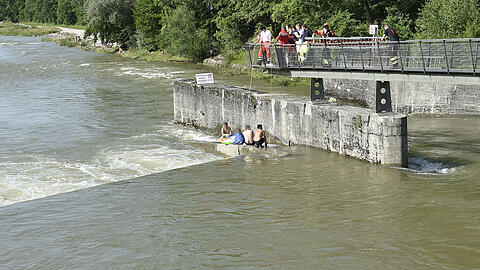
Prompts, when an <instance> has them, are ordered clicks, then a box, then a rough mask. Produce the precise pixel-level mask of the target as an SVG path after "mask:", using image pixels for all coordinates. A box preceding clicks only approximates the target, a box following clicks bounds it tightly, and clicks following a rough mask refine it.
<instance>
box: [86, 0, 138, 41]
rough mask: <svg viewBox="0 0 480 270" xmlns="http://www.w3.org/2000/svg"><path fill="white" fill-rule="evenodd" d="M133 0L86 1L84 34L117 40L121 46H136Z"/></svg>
mask: <svg viewBox="0 0 480 270" xmlns="http://www.w3.org/2000/svg"><path fill="white" fill-rule="evenodd" d="M134 5H135V0H126V1H123V0H90V1H88V8H87V15H88V27H87V30H86V32H85V34H86V35H94V36H95V38H96V37H97V35H99V36H100V39H101V41H102V42H103V43H104V44H105V43H107V42H118V43H119V44H121V45H122V46H123V47H129V48H131V47H136V45H137V42H136V35H135V33H136V27H135V19H134V16H133V8H134Z"/></svg>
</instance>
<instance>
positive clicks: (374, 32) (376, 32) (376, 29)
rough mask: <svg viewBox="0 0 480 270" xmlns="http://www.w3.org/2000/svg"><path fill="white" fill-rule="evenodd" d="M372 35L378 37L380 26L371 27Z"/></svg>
mask: <svg viewBox="0 0 480 270" xmlns="http://www.w3.org/2000/svg"><path fill="white" fill-rule="evenodd" d="M369 29H370V35H373V36H375V35H378V25H370V28H369Z"/></svg>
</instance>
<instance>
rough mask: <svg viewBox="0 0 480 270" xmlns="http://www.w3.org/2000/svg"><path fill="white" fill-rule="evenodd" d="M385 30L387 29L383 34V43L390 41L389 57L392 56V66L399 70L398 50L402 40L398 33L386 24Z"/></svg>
mask: <svg viewBox="0 0 480 270" xmlns="http://www.w3.org/2000/svg"><path fill="white" fill-rule="evenodd" d="M383 28H384V29H385V32H383V37H382V41H383V40H385V39H388V48H389V52H388V55H389V56H390V65H391V66H392V67H393V68H397V67H398V49H399V46H398V45H399V41H400V39H399V38H398V34H397V32H396V31H395V30H394V29H393V28H390V26H389V25H388V24H385V25H384V26H383Z"/></svg>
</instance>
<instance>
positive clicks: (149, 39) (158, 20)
mask: <svg viewBox="0 0 480 270" xmlns="http://www.w3.org/2000/svg"><path fill="white" fill-rule="evenodd" d="M167 8H168V5H167V4H166V3H165V1H161V0H138V1H137V3H136V6H135V10H134V13H135V24H136V26H137V29H138V39H139V43H140V46H142V47H144V48H146V49H147V50H149V51H155V50H158V49H160V47H159V42H160V37H159V35H160V32H161V30H162V20H163V17H164V14H165V11H166V10H167Z"/></svg>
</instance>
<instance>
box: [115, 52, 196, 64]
mask: <svg viewBox="0 0 480 270" xmlns="http://www.w3.org/2000/svg"><path fill="white" fill-rule="evenodd" d="M119 55H120V56H122V57H127V58H133V59H139V60H145V61H149V62H186V63H191V62H193V61H192V59H189V58H186V57H182V56H176V55H171V54H168V53H165V52H163V51H155V52H148V51H146V50H128V51H125V52H123V53H119Z"/></svg>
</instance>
